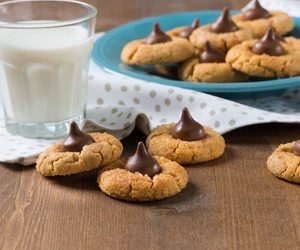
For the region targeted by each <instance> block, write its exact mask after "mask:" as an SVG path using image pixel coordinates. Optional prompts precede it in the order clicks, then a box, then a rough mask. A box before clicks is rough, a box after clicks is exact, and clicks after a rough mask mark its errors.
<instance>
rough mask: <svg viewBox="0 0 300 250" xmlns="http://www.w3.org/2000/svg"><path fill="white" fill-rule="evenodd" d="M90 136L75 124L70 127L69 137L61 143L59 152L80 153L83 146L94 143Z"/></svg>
mask: <svg viewBox="0 0 300 250" xmlns="http://www.w3.org/2000/svg"><path fill="white" fill-rule="evenodd" d="M94 142H95V140H94V139H93V137H91V136H90V135H88V134H86V133H84V132H82V131H81V130H80V129H79V128H78V126H77V124H76V122H72V123H71V125H70V130H69V135H68V136H67V138H65V139H64V140H63V141H62V143H61V150H62V151H64V152H80V151H81V150H82V148H83V146H85V145H89V144H92V143H94Z"/></svg>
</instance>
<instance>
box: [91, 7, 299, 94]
mask: <svg viewBox="0 0 300 250" xmlns="http://www.w3.org/2000/svg"><path fill="white" fill-rule="evenodd" d="M219 13H220V11H197V12H183V13H173V14H167V15H161V16H155V17H149V18H145V19H141V20H137V21H134V22H130V23H127V24H125V25H122V26H119V27H118V28H115V29H113V30H111V31H109V32H107V33H106V34H105V35H104V36H103V37H101V38H99V39H98V40H97V41H96V43H95V46H94V50H93V55H92V58H93V60H94V61H95V63H96V64H97V65H98V66H100V67H102V68H104V69H106V70H109V71H113V72H115V73H119V74H123V75H127V76H130V77H134V78H138V79H142V80H146V81H150V82H156V83H160V84H164V85H170V86H176V87H182V88H188V89H193V90H197V91H203V92H207V93H215V94H221V95H222V94H229V93H231V94H233V95H235V94H238V93H240V94H242V93H244V94H245V93H252V94H254V92H256V93H262V92H263V93H270V91H272V92H273V91H276V90H277V91H278V90H283V89H287V88H290V87H295V86H300V76H298V77H292V78H284V79H275V80H264V81H252V82H241V83H222V84H218V83H209V84H207V83H201V84H193V83H190V82H185V81H179V80H170V79H166V78H164V77H159V76H155V75H151V74H149V72H148V70H145V69H142V68H137V67H130V66H126V65H124V64H123V63H122V62H121V61H120V53H121V50H122V48H123V46H124V45H125V44H126V43H128V42H129V41H132V40H135V39H140V38H144V37H146V36H147V35H148V34H149V32H150V31H151V28H152V25H153V23H154V22H159V23H160V24H161V26H162V28H163V29H164V30H169V29H172V28H174V27H176V26H182V25H189V24H190V23H191V22H192V21H193V20H194V19H195V18H200V20H201V24H202V25H203V24H207V23H211V22H213V21H214V20H215V19H216V18H217V17H218V16H219ZM295 23H296V27H295V29H294V30H293V32H292V33H291V35H293V36H296V37H300V18H295ZM299 67H300V65H299Z"/></svg>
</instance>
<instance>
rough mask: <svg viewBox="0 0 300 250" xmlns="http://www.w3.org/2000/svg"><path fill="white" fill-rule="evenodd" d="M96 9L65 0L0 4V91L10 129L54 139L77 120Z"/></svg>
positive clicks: (81, 111) (80, 113)
mask: <svg viewBox="0 0 300 250" xmlns="http://www.w3.org/2000/svg"><path fill="white" fill-rule="evenodd" d="M96 14H97V10H96V9H95V8H94V7H93V6H91V5H89V4H86V3H83V2H79V1H71V0H70V1H68V0H53V1H47V0H31V1H29V0H17V1H9V2H4V3H1V4H0V91H1V92H0V93H1V96H2V102H3V107H4V120H5V125H6V129H7V130H8V131H9V132H10V133H12V134H17V135H21V136H25V137H34V138H56V137H61V136H63V135H65V134H66V133H67V131H68V127H69V124H70V122H72V121H76V122H77V123H80V122H81V121H82V120H83V118H84V114H85V108H86V98H87V81H88V68H89V59H90V54H91V51H92V46H93V35H94V30H95V22H96Z"/></svg>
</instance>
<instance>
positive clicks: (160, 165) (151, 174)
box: [36, 108, 225, 201]
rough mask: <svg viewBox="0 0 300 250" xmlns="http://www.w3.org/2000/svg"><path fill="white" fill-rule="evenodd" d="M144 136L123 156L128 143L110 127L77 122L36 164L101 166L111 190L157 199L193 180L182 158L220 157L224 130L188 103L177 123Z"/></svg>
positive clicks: (52, 169) (55, 168)
mask: <svg viewBox="0 0 300 250" xmlns="http://www.w3.org/2000/svg"><path fill="white" fill-rule="evenodd" d="M146 144H147V147H148V151H147V149H146V147H145V145H144V144H143V143H142V142H140V143H139V144H138V145H137V149H136V152H135V154H134V155H133V156H131V157H129V158H128V159H121V156H122V151H123V146H122V144H121V142H120V141H119V140H117V139H116V138H115V137H114V136H112V135H110V134H107V133H91V134H88V133H84V132H82V131H81V130H80V129H79V128H78V126H77V125H76V123H72V124H71V126H70V131H69V135H68V137H67V138H66V139H64V140H63V141H62V142H60V143H56V144H54V145H53V146H51V147H50V148H49V149H47V150H46V151H45V152H43V153H42V154H40V156H39V158H38V160H37V164H36V169H37V171H38V172H39V173H41V174H42V175H44V176H57V175H61V176H64V175H70V174H76V173H81V172H84V171H89V170H92V169H96V168H100V172H99V175H98V184H99V187H100V189H101V190H102V191H103V192H104V193H106V194H107V195H109V196H111V197H114V198H118V199H123V200H127V201H154V200H160V199H164V198H167V197H170V196H173V195H175V194H177V193H179V192H180V191H181V190H182V189H184V188H185V187H186V185H187V183H188V174H187V172H186V170H185V168H184V167H183V166H181V165H180V164H195V163H201V162H206V161H210V160H213V159H216V158H218V157H220V156H221V155H222V154H223V153H224V150H225V141H224V139H223V137H222V136H221V135H219V134H218V133H216V132H215V131H213V130H212V129H211V128H209V127H204V126H202V125H201V124H200V123H198V122H197V121H195V120H194V119H193V118H192V116H191V115H190V113H189V111H188V110H187V109H186V108H185V109H184V110H183V112H182V116H181V119H180V121H179V122H178V123H177V124H167V125H162V126H160V127H158V128H157V129H155V130H154V131H153V132H152V133H151V134H150V135H149V137H148V139H147V142H146Z"/></svg>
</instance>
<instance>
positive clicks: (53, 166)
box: [36, 133, 123, 176]
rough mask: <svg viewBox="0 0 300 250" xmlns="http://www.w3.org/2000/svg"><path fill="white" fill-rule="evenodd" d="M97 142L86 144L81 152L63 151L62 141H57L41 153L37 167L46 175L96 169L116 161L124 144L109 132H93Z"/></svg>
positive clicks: (92, 134)
mask: <svg viewBox="0 0 300 250" xmlns="http://www.w3.org/2000/svg"><path fill="white" fill-rule="evenodd" d="M90 135H91V136H92V138H93V139H94V140H95V143H92V144H89V145H85V146H84V147H83V148H82V150H81V151H80V152H62V143H56V144H54V145H52V146H51V147H49V148H48V149H47V150H46V151H45V152H43V153H41V154H40V156H39V158H38V160H37V163H36V169H37V171H38V172H39V173H41V174H42V175H44V176H55V175H70V174H76V173H80V172H84V171H88V170H92V169H95V168H97V167H99V166H104V165H107V164H109V163H111V162H113V161H116V160H117V159H118V158H119V157H120V156H121V154H122V151H123V146H122V144H121V142H120V141H119V140H118V139H117V138H115V137H114V136H112V135H110V134H107V133H91V134H90Z"/></svg>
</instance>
